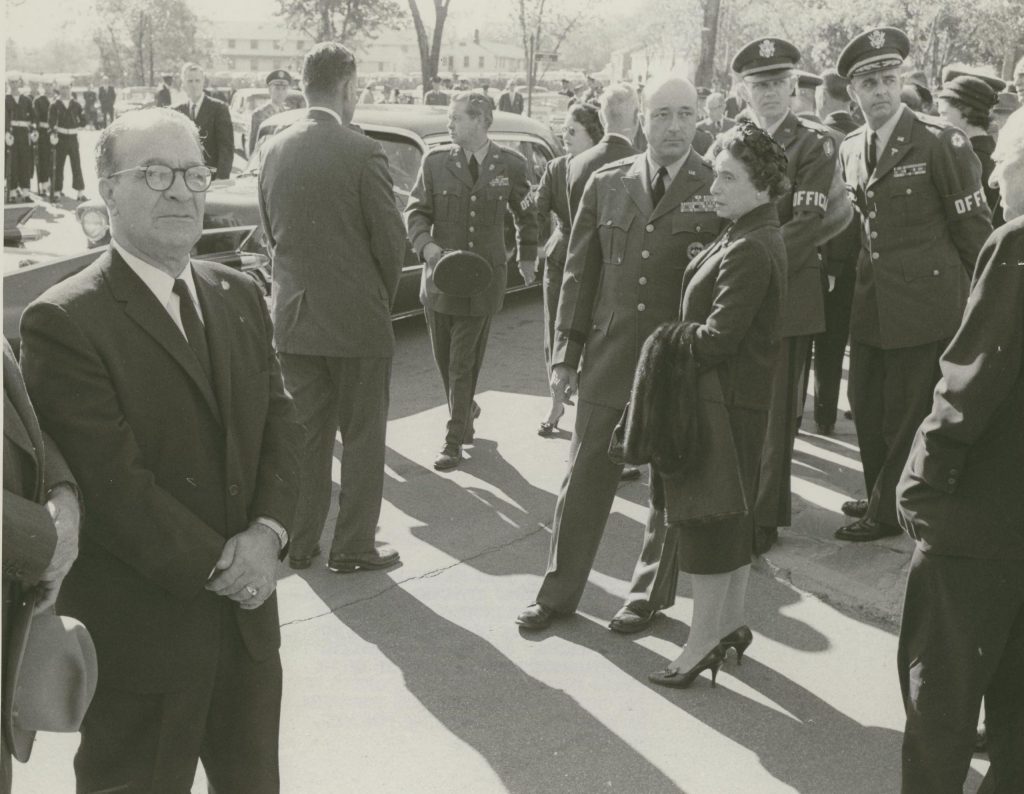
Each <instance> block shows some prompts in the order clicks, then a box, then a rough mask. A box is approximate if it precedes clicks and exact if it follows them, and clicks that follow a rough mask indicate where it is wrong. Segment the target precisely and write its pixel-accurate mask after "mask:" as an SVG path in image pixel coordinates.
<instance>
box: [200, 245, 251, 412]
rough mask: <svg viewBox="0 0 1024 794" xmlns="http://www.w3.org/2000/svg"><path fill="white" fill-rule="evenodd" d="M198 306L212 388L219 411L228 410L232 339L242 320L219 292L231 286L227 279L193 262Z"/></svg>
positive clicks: (226, 290)
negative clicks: (203, 328)
mask: <svg viewBox="0 0 1024 794" xmlns="http://www.w3.org/2000/svg"><path fill="white" fill-rule="evenodd" d="M192 274H193V277H194V280H195V285H196V293H197V294H198V295H199V306H200V308H202V310H203V320H204V322H205V325H206V342H207V345H208V347H209V349H210V366H211V367H212V369H213V388H214V391H215V392H216V394H217V402H218V404H219V406H220V409H221V411H222V412H223V413H224V414H227V413H228V411H229V408H230V405H231V343H230V340H231V339H233V338H234V336H235V334H237V333H238V324H239V323H244V322H245V321H244V320H243V319H241V318H240V317H238V316H236V315H233V314H232V313H231V311H230V304H229V303H228V301H226V300H224V297H223V296H222V295H221V294H220V293H222V292H223V293H226V292H228V291H229V290H230V289H231V288H232V287H231V284H230V282H228V281H227V280H220V279H218V278H217V277H216V275H215V274H214V273H212V272H208V271H205V270H200V269H199V268H197V267H195V266H194V265H193V266H192Z"/></svg>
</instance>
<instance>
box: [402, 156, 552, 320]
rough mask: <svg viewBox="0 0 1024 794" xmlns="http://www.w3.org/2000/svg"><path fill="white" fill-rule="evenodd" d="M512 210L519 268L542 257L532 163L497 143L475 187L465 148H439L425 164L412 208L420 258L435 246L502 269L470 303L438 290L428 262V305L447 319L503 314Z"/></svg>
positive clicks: (408, 213) (411, 228)
mask: <svg viewBox="0 0 1024 794" xmlns="http://www.w3.org/2000/svg"><path fill="white" fill-rule="evenodd" d="M507 210H511V211H512V215H513V216H514V218H515V224H516V248H517V259H518V260H519V261H523V260H531V259H536V258H537V213H536V209H535V207H534V204H533V199H532V196H531V194H530V183H529V181H528V180H527V176H526V158H524V157H523V156H522V155H521V154H518V153H517V152H513V151H512V150H510V149H506V148H504V147H502V146H498V145H497V144H496V143H494V142H493V141H492V142H491V143H490V144H489V146H488V148H487V154H486V156H485V157H484V160H483V162H482V163H480V175H479V178H478V179H477V181H476V183H475V184H474V183H473V180H472V178H471V177H470V175H469V163H468V161H467V159H466V155H465V154H464V153H463V151H462V148H461V147H459V146H449V147H444V148H441V149H435V150H434V151H432V152H430V153H429V154H427V156H426V157H425V158H423V163H422V164H421V165H420V172H419V175H418V176H417V177H416V184H415V185H414V186H413V189H412V193H411V194H410V196H409V204H408V205H407V206H406V208H405V223H406V227H407V228H408V232H409V241H410V242H411V243H412V248H413V251H415V252H416V255H417V256H418V257H419V258H420V259H423V248H424V246H426V245H427V243H431V242H432V243H435V244H437V245H439V246H441V248H443V249H445V250H446V251H455V250H465V251H472V252H474V253H476V254H479V255H480V256H482V257H483V258H484V259H486V260H487V261H488V262H490V263H491V267H492V268H493V270H494V273H493V275H492V276H491V283H490V285H489V286H488V287H487V289H485V290H484V291H483V292H481V293H479V294H478V295H474V296H472V297H470V298H463V297H455V296H453V295H444V294H442V293H441V292H439V291H438V290H437V289H436V288H435V287H434V281H433V278H432V277H431V276H432V269H431V267H430V266H429V265H428V264H426V263H425V262H424V265H423V277H422V279H421V282H420V302H421V303H422V304H423V305H424V306H425V307H427V308H428V309H432V310H433V311H438V312H443V313H444V314H457V315H474V316H482V315H485V314H494V313H495V312H497V311H498V310H499V309H501V305H502V300H503V299H504V296H505V285H506V280H507V272H506V252H505V219H506V217H507V216H508V212H507Z"/></svg>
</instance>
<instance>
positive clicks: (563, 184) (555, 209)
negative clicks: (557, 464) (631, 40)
mask: <svg viewBox="0 0 1024 794" xmlns="http://www.w3.org/2000/svg"><path fill="white" fill-rule="evenodd" d="M603 137H604V127H602V126H601V118H600V116H599V115H598V110H597V108H596V107H595V106H594V105H588V104H585V103H578V104H575V105H573V106H572V107H571V108H569V115H568V117H567V118H566V120H565V129H564V130H563V132H562V140H563V142H564V144H565V150H566V152H568V154H563V155H562V156H561V157H556V158H555V159H554V160H551V161H550V162H549V163H548V164H547V167H546V168H545V169H544V174H543V176H541V179H540V186H539V187H538V189H537V217H538V218H544V217H545V216H546V215H547V214H548V213H549V212H550V213H553V214H554V216H555V222H554V223H553V224H552V227H551V236H550V237H549V238H548V241H547V243H546V244H545V245H544V256H545V260H546V261H545V263H544V364H545V367H546V369H547V370H550V369H551V347H552V344H553V340H554V338H555V314H556V313H557V312H558V296H559V295H560V294H561V292H562V274H563V273H564V272H565V257H566V253H567V250H568V248H569V229H570V228H571V227H572V218H570V217H569V187H568V173H569V160H570V158H572V157H573V156H574V155H577V154H579V153H580V152H584V151H586V150H587V149H589V148H590V147H591V146H593V145H594V144H596V143H597V142H598V141H599V140H601V138H603ZM564 411H565V405H564V404H563V403H562V402H561V401H560V400H556V399H554V397H552V398H551V410H549V411H548V416H547V419H545V420H544V421H543V422H541V423H540V427H539V428H538V430H537V434H538V435H541V436H553V435H555V433H556V432H557V430H558V421H559V420H560V419H561V418H562V413H563V412H564Z"/></svg>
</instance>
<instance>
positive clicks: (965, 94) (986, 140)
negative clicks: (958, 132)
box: [936, 67, 1006, 228]
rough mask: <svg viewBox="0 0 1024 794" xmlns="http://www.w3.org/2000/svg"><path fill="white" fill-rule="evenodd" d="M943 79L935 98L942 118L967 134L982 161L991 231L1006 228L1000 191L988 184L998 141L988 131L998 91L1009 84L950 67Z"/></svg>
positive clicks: (983, 184) (982, 183) (982, 178)
mask: <svg viewBox="0 0 1024 794" xmlns="http://www.w3.org/2000/svg"><path fill="white" fill-rule="evenodd" d="M942 80H943V83H942V88H941V89H940V90H939V93H938V94H937V95H936V98H937V99H938V100H939V116H941V117H942V118H944V119H945V120H946V121H948V122H949V123H950V124H953V125H955V126H957V127H959V128H960V129H962V130H963V131H964V132H966V133H967V137H968V138H969V139H970V141H971V148H972V149H974V153H975V154H976V155H978V159H979V160H980V161H981V185H982V187H983V188H984V190H985V199H986V200H987V201H988V208H989V209H990V210H992V228H997V227H999V226H1002V225H1003V208H1002V207H1001V206H1000V204H999V188H998V187H992V186H990V185H989V177H991V176H992V170H993V168H994V167H995V166H994V164H993V163H992V152H994V151H995V148H996V141H995V138H993V137H992V136H991V135H989V134H988V130H989V127H990V126H991V125H992V110H993V108H995V106H996V105H997V104H999V92H1000V91H1002V90H1003V89H1004V88H1006V83H1005V82H1003V81H1002V80H1000V79H999V78H998V77H991V76H989V75H982V74H973V73H971V72H967V71H963V70H961V69H954V68H950V67H947V68H946V69H944V70H943V76H942Z"/></svg>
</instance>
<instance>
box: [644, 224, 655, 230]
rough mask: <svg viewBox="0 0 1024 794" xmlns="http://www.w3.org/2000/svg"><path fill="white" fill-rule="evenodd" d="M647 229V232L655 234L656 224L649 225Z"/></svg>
mask: <svg viewBox="0 0 1024 794" xmlns="http://www.w3.org/2000/svg"><path fill="white" fill-rule="evenodd" d="M646 228H647V231H649V232H653V231H654V224H653V223H648V224H647V227H646Z"/></svg>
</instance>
